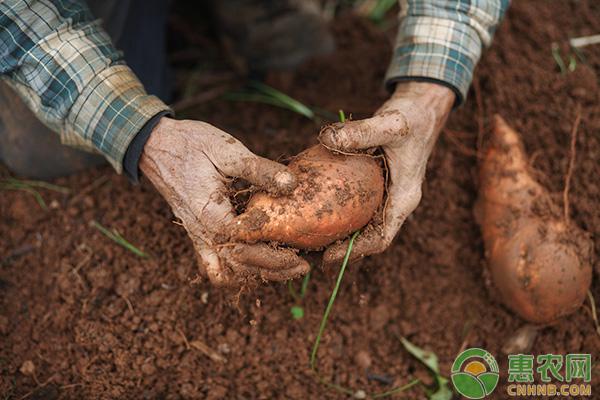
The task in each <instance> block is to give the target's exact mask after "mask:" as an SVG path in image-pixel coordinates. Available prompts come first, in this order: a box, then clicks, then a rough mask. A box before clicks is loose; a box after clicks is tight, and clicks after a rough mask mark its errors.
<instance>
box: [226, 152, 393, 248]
mask: <svg viewBox="0 0 600 400" xmlns="http://www.w3.org/2000/svg"><path fill="white" fill-rule="evenodd" d="M289 168H290V170H291V171H292V172H294V174H296V176H297V179H298V186H297V187H296V189H295V190H294V192H293V193H292V194H291V195H290V196H284V197H272V196H271V195H269V194H267V193H263V192H259V193H255V194H254V195H253V196H252V197H251V198H250V201H249V202H248V204H247V206H246V211H245V212H244V213H243V214H241V215H240V216H238V217H237V219H236V220H235V222H234V226H233V229H232V231H233V235H232V236H233V239H234V240H239V241H244V242H249V243H252V242H256V241H274V242H278V243H284V244H288V245H290V246H293V247H296V248H300V249H318V248H321V247H323V246H326V245H328V244H330V243H333V242H334V241H336V240H338V239H341V238H343V237H346V236H348V235H349V234H350V233H352V232H353V231H355V230H357V229H360V228H362V227H363V226H365V225H366V224H367V223H368V222H369V221H370V220H371V218H373V215H374V214H375V213H376V211H377V209H378V207H379V206H380V205H381V202H382V198H383V191H384V180H383V175H382V169H381V167H380V166H379V164H378V162H377V161H376V160H375V159H374V158H373V157H371V156H369V155H366V154H357V155H342V154H334V153H332V152H331V151H329V150H328V149H326V148H325V147H324V146H322V145H316V146H314V147H311V148H309V149H307V150H305V151H303V152H302V153H300V154H299V155H298V156H296V157H295V158H294V159H293V160H292V161H291V162H290V164H289Z"/></svg>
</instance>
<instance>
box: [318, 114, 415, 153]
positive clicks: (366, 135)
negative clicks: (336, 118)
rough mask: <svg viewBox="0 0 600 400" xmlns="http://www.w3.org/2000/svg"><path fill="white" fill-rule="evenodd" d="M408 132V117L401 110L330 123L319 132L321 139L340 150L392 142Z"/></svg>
mask: <svg viewBox="0 0 600 400" xmlns="http://www.w3.org/2000/svg"><path fill="white" fill-rule="evenodd" d="M407 133H408V121H407V119H406V117H405V116H404V115H403V114H402V113H401V112H400V111H387V112H384V113H382V114H378V115H375V116H373V117H372V118H368V119H363V120H358V121H348V122H344V123H342V122H338V123H335V124H331V125H328V126H326V127H324V128H323V129H322V130H321V132H320V133H319V140H320V141H321V143H322V144H323V145H325V146H326V147H328V148H331V149H335V150H339V151H352V150H366V149H369V148H372V147H377V146H385V145H389V144H392V143H394V142H395V141H396V140H398V139H399V138H401V137H402V136H404V135H406V134H407Z"/></svg>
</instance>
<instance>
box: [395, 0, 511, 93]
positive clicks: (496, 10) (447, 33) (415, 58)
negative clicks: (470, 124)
mask: <svg viewBox="0 0 600 400" xmlns="http://www.w3.org/2000/svg"><path fill="white" fill-rule="evenodd" d="M400 3H401V4H400V6H401V9H400V16H399V18H400V26H399V28H398V36H397V39H396V46H395V49H394V53H393V55H392V61H391V63H390V66H389V68H388V71H387V74H386V77H385V82H386V86H387V87H388V89H390V90H393V88H394V87H395V85H396V84H397V83H398V82H403V81H426V82H433V83H438V84H441V85H443V86H446V87H448V88H450V89H452V91H453V92H454V93H455V95H456V104H457V105H458V104H461V103H462V102H464V100H465V99H466V97H467V91H468V89H469V86H470V85H471V80H472V78H473V70H474V69H475V66H476V65H477V62H478V61H479V58H480V57H481V51H482V48H483V47H484V46H489V45H490V44H491V42H492V37H493V35H494V32H495V31H496V28H497V27H498V24H499V23H500V21H501V20H502V17H503V16H504V13H505V12H506V9H507V8H508V5H509V0H469V1H466V0H453V1H448V0H404V1H402V0H401V1H400Z"/></svg>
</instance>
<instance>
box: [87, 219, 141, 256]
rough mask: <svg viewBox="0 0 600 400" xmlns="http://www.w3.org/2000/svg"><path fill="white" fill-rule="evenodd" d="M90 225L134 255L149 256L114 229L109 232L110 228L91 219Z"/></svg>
mask: <svg viewBox="0 0 600 400" xmlns="http://www.w3.org/2000/svg"><path fill="white" fill-rule="evenodd" d="M92 226H93V227H94V228H96V229H98V230H99V231H100V232H101V233H102V234H103V235H104V236H106V237H107V238H109V239H110V240H112V241H114V242H116V243H117V244H119V245H120V246H122V247H124V248H126V249H127V250H129V251H131V252H132V253H134V254H135V255H137V256H139V257H142V258H149V257H150V256H149V255H148V254H146V253H144V252H143V251H142V250H140V249H138V248H137V247H135V246H134V245H133V244H131V243H130V242H128V241H127V240H126V239H125V238H124V237H123V236H121V235H120V234H119V232H116V231H114V232H111V231H110V230H108V229H107V228H105V227H104V226H102V225H100V224H99V223H98V222H97V221H92Z"/></svg>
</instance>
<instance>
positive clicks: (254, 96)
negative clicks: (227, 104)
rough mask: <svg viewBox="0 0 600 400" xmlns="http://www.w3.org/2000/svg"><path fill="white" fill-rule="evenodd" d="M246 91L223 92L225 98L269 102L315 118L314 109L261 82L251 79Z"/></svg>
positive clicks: (309, 117)
mask: <svg viewBox="0 0 600 400" xmlns="http://www.w3.org/2000/svg"><path fill="white" fill-rule="evenodd" d="M248 89H249V90H246V91H241V92H230V93H227V94H225V96H224V98H225V99H226V100H232V101H250V102H255V103H263V104H269V105H272V106H275V107H279V108H283V109H286V110H289V111H293V112H295V113H296V114H300V115H303V116H305V117H306V118H308V119H315V115H316V114H315V111H314V110H313V109H311V108H310V107H308V106H306V105H304V104H303V103H301V102H299V101H298V100H296V99H294V98H292V97H290V96H288V95H287V94H285V93H283V92H281V91H279V90H277V89H275V88H273V87H271V86H269V85H265V84H264V83H261V82H256V81H253V82H251V83H250V84H249V85H248Z"/></svg>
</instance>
